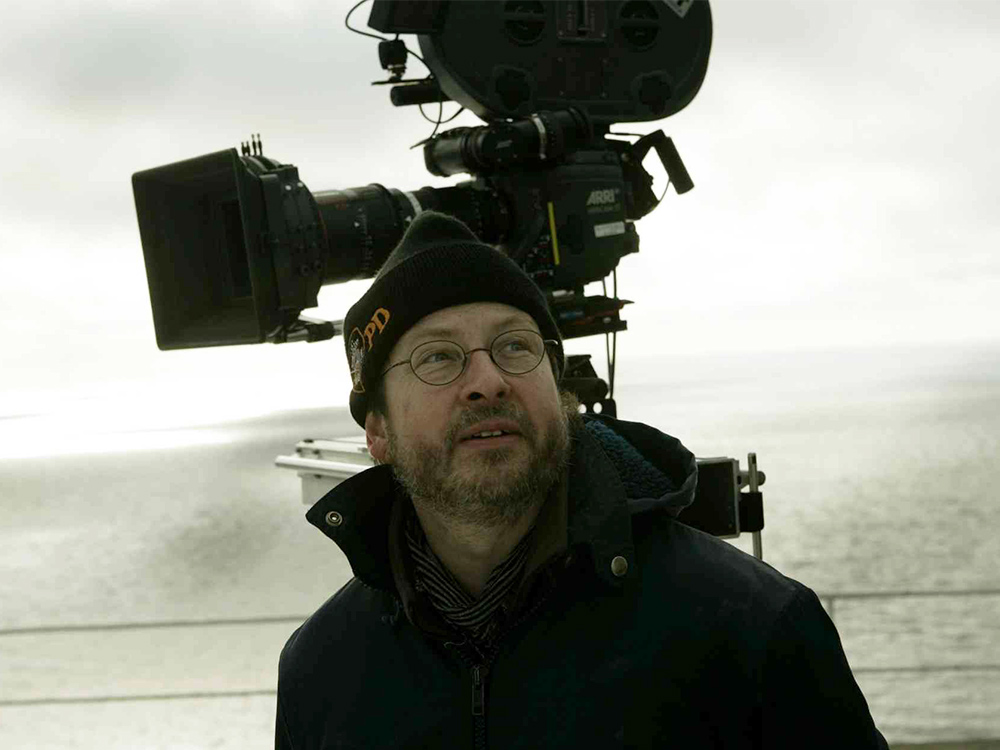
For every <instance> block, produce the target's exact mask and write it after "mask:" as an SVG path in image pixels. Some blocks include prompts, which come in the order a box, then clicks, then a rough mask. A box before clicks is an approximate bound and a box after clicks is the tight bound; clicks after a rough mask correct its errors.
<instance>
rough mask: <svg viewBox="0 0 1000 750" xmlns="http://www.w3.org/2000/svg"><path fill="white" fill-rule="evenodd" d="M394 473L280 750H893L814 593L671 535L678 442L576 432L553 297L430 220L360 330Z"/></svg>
mask: <svg viewBox="0 0 1000 750" xmlns="http://www.w3.org/2000/svg"><path fill="white" fill-rule="evenodd" d="M345 344H346V348H347V358H348V362H349V364H350V366H351V372H352V379H353V389H352V392H351V396H350V408H351V414H352V416H353V417H354V419H355V420H356V421H357V422H358V424H359V425H360V426H363V427H364V429H365V434H366V436H367V442H368V449H369V452H370V453H371V455H372V457H373V459H374V461H375V463H376V464H378V465H377V466H375V467H373V468H371V469H368V470H366V471H363V472H361V473H360V474H358V475H356V476H354V477H351V478H350V479H348V480H346V481H344V482H342V483H341V484H340V485H338V486H337V487H335V488H334V489H333V490H332V491H330V492H329V493H328V494H327V495H326V496H324V497H323V498H322V499H321V500H320V501H319V502H318V503H316V505H314V506H313V507H312V508H311V509H310V510H309V512H308V513H307V518H308V519H309V521H310V522H311V523H313V524H314V525H315V526H317V527H318V528H319V529H321V530H322V531H323V533H325V534H326V535H327V536H328V537H330V538H331V539H332V540H333V541H335V542H336V543H337V544H338V545H339V546H340V548H341V549H342V550H343V552H344V553H345V554H346V555H347V558H348V560H349V561H350V564H351V568H352V570H353V572H354V578H352V579H351V580H350V581H349V582H348V583H347V584H345V585H344V587H343V588H342V589H341V590H340V591H338V592H337V593H336V594H335V595H334V596H333V597H332V598H331V599H329V600H328V601H327V602H326V603H325V604H324V605H323V606H322V607H320V609H319V610H318V611H317V612H316V613H315V614H313V615H312V616H311V617H310V618H309V619H308V620H306V622H305V623H303V625H302V626H301V627H299V628H298V630H296V631H295V633H293V634H292V636H291V637H290V638H289V640H288V643H287V644H286V645H285V648H284V649H283V651H282V654H281V659H280V663H279V672H278V702H277V720H276V727H275V736H276V739H275V747H276V748H280V749H281V750H307V749H308V750H313V749H315V750H319V749H320V748H459V747H471V748H483V749H485V748H504V749H505V750H506V749H509V748H567V749H569V748H572V749H573V750H576V749H578V748H614V747H618V748H623V747H630V748H639V747H643V748H646V747H648V748H653V747H657V748H659V747H678V748H685V749H688V748H702V747H704V748H709V747H712V748H727V749H736V750H738V749H742V748H747V749H749V748H757V749H759V748H768V747H774V748H787V747H810V748H831V749H832V748H838V750H839V749H840V748H844V747H850V748H872V749H875V748H882V749H886V748H887V745H886V743H885V740H884V738H883V737H882V735H881V734H880V733H879V731H878V730H877V729H876V727H875V724H874V722H873V721H872V717H871V714H870V712H869V709H868V705H867V703H866V702H865V699H864V696H863V695H862V693H861V691H860V689H859V688H858V685H857V683H856V682H855V680H854V677H853V675H852V674H851V670H850V667H849V666H848V663H847V660H846V657H845V656H844V653H843V649H842V647H841V644H840V639H839V637H838V635H837V631H836V629H835V627H834V625H833V623H832V622H831V621H830V618H829V617H828V616H827V615H826V613H825V611H824V610H823V608H822V606H821V605H820V603H819V600H818V599H817V597H816V595H815V593H814V592H813V591H812V590H810V589H809V588H808V587H806V586H804V585H803V584H801V583H799V582H797V581H794V580H792V579H790V578H788V577H786V576H783V575H782V574H781V573H779V572H778V571H777V570H775V569H774V568H772V567H771V566H769V565H767V564H766V563H763V562H761V561H758V560H757V559H755V558H753V557H751V556H749V555H746V554H745V553H743V552H742V551H740V550H738V549H736V548H734V547H732V546H730V545H728V544H726V543H725V542H723V541H721V540H718V539H716V538H714V537H712V536H710V535H708V534H704V533H702V532H700V531H697V530H695V529H692V528H690V527H688V526H685V525H684V524H683V523H681V522H680V521H678V520H677V515H678V514H679V513H680V511H681V510H683V509H684V508H685V507H686V506H687V505H689V504H690V503H691V502H692V500H693V498H694V491H695V485H696V481H697V465H696V462H695V458H694V456H693V455H692V454H691V453H690V452H689V451H688V450H687V449H686V448H684V446H683V445H681V444H680V442H679V441H677V440H676V439H675V438H672V437H670V436H668V435H665V434H663V433H662V432H660V431H659V430H656V429H655V428H652V427H649V426H647V425H643V424H640V423H637V422H626V421H624V420H617V419H613V418H610V417H606V416H600V415H582V414H580V411H579V403H578V402H577V401H576V399H575V398H574V397H573V396H572V394H570V393H569V392H567V391H561V390H560V388H559V381H560V377H561V375H562V371H563V367H564V354H563V349H562V340H561V337H560V334H559V330H558V328H557V326H556V323H555V321H554V319H553V318H552V315H551V313H550V311H549V308H548V305H547V303H546V299H545V296H544V294H543V293H542V292H541V290H540V289H539V288H538V287H537V286H536V285H535V284H534V283H533V282H532V281H531V279H530V278H529V277H528V276H527V275H526V274H525V273H524V272H523V271H522V270H521V269H520V268H519V267H518V266H517V265H516V264H515V263H513V262H512V261H511V260H510V259H509V258H507V257H506V256H505V255H503V254H502V253H500V252H498V251H497V250H495V249H494V248H492V247H490V246H488V245H484V244H482V243H480V242H479V240H478V239H477V238H476V236H475V235H474V234H473V233H472V232H471V231H470V230H469V229H468V227H466V226H465V225H464V224H462V223H461V222H459V221H457V220H455V219H452V218H450V217H448V216H445V215H443V214H439V213H436V212H424V213H421V214H420V215H419V216H418V217H417V218H416V219H415V220H414V221H413V222H412V224H411V225H410V226H409V228H408V229H407V231H406V233H405V235H404V237H403V239H402V240H401V242H400V244H399V245H398V246H397V247H396V249H395V250H394V251H393V252H392V254H391V255H390V256H389V258H388V259H387V260H386V262H385V264H384V265H383V267H382V268H381V269H380V271H379V273H378V275H377V276H376V278H375V280H374V282H373V283H372V286H371V287H370V288H369V290H368V291H367V292H366V293H365V294H364V296H363V297H362V298H361V299H360V300H359V301H358V302H357V304H355V305H354V306H353V307H352V308H351V309H350V311H349V312H348V314H347V317H346V319H345Z"/></svg>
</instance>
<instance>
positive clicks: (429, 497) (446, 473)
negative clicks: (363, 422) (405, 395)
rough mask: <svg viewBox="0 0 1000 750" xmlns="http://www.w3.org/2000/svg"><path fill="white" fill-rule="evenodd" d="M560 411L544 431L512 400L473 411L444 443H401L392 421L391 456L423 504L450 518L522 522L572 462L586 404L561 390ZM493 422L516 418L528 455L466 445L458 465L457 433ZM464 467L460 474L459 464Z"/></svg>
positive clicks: (518, 449)
mask: <svg viewBox="0 0 1000 750" xmlns="http://www.w3.org/2000/svg"><path fill="white" fill-rule="evenodd" d="M559 398H560V402H561V408H560V409H559V411H558V412H557V416H556V418H555V419H553V420H552V421H551V423H550V424H548V425H547V428H548V429H547V430H546V433H547V434H546V436H545V439H544V440H543V441H541V443H539V440H540V438H539V435H538V434H537V432H536V431H535V430H534V428H533V426H532V425H531V424H530V422H527V420H524V419H521V418H520V415H519V414H518V413H517V411H516V410H515V409H514V407H513V405H511V404H503V405H499V406H497V407H495V408H492V409H487V410H482V411H469V412H467V413H466V414H464V415H463V418H462V420H461V421H460V422H459V424H457V425H455V427H454V428H453V429H452V430H451V431H450V432H449V435H448V437H447V438H446V439H445V441H444V442H443V443H442V444H440V445H401V444H400V442H399V440H398V438H397V436H396V434H395V433H393V431H392V429H391V426H390V425H389V420H388V419H387V420H386V436H387V438H388V455H387V456H386V463H391V464H392V467H393V472H394V473H395V475H396V478H397V479H398V480H399V481H400V483H401V484H402V485H403V486H404V487H405V488H406V490H407V492H409V494H410V497H411V498H413V500H414V503H416V504H420V505H422V506H424V507H426V508H427V509H429V510H431V511H432V512H434V513H435V514H436V515H439V516H441V517H443V518H446V519H449V520H452V521H457V522H461V523H466V524H474V525H476V526H481V527H485V528H497V527H502V526H509V525H511V524H513V523H516V522H517V521H518V520H519V519H520V518H522V517H523V516H524V514H525V513H527V512H528V511H529V510H530V509H531V508H532V507H533V506H535V505H537V504H541V502H542V501H543V500H544V499H545V497H546V495H547V494H548V492H549V490H550V489H551V488H552V486H553V485H554V484H555V483H556V482H557V481H559V479H560V478H561V477H562V474H563V472H564V471H565V469H566V467H567V466H568V465H569V457H570V425H571V424H572V423H574V422H578V421H580V420H581V417H580V414H579V411H578V410H579V407H580V402H579V401H577V399H576V397H575V396H574V395H573V394H572V393H570V392H568V391H560V394H559ZM488 419H511V420H514V421H516V422H517V423H518V425H519V426H520V429H521V437H520V439H519V440H523V441H525V442H526V443H527V448H528V456H527V460H525V456H524V447H525V446H521V445H512V446H503V447H499V448H491V449H472V450H467V451H466V453H468V454H475V455H466V456H464V457H461V459H462V462H463V464H466V465H464V466H462V467H456V466H454V464H453V461H454V459H455V458H456V451H455V450H454V449H455V447H456V446H457V445H458V443H456V442H455V440H456V438H457V436H458V434H459V433H460V432H462V431H463V430H465V429H468V428H469V427H471V426H473V425H475V424H477V423H479V422H482V421H485V420H488ZM458 468H461V471H457V470H456V469H458Z"/></svg>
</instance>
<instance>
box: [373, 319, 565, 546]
mask: <svg viewBox="0 0 1000 750" xmlns="http://www.w3.org/2000/svg"><path fill="white" fill-rule="evenodd" d="M514 329H530V330H533V331H538V326H537V325H536V323H535V321H534V320H533V319H532V318H531V316H530V315H528V314H527V313H525V312H523V311H521V310H518V309H517V308H515V307H511V306H509V305H503V304H499V303H495V302H477V303H473V304H468V305H458V306H455V307H449V308H445V309H444V310H439V311H437V312H435V313H432V314H430V315H428V316H426V317H424V318H423V319H421V320H420V321H419V322H418V323H417V324H416V325H415V326H413V328H411V329H410V330H409V331H407V332H406V334H405V335H404V336H403V337H401V338H400V340H399V341H398V342H397V343H396V345H395V347H394V348H393V350H392V352H391V353H390V355H389V359H388V362H387V363H386V367H388V366H389V365H393V364H396V363H397V362H405V361H407V360H408V359H409V357H410V354H411V352H412V351H413V349H414V348H415V347H416V346H419V345H420V344H422V343H424V342H427V341H434V340H440V339H447V340H450V341H454V342H455V343H457V344H458V345H459V346H461V347H462V348H463V349H464V350H466V351H469V350H470V349H478V348H479V347H484V348H486V347H489V346H490V344H491V343H492V341H493V339H494V338H495V337H496V336H497V334H500V333H504V332H505V331H510V330H514ZM467 357H468V361H467V363H466V366H465V370H464V372H463V373H462V375H461V376H460V377H459V378H458V379H457V380H455V381H454V382H452V383H448V384H447V385H443V386H435V385H428V384H426V383H424V382H422V381H421V380H419V379H418V378H417V377H416V376H415V375H414V374H413V371H412V370H411V369H410V367H409V366H408V365H404V366H402V367H395V368H393V369H392V370H390V371H389V372H388V373H387V374H386V375H385V378H386V382H385V389H386V403H387V406H388V417H387V418H386V419H381V418H378V417H375V416H374V415H369V418H368V421H367V422H366V424H365V429H366V432H367V433H368V442H369V447H370V449H371V450H372V454H373V455H375V456H376V458H381V460H383V461H384V462H386V463H391V464H392V465H393V469H394V471H395V473H396V476H397V477H398V478H399V480H400V482H402V484H403V485H404V486H405V487H406V489H407V490H408V491H409V493H410V495H411V497H413V498H414V500H415V501H417V502H420V503H423V504H424V505H425V506H427V507H429V508H430V509H432V510H434V511H435V512H437V513H439V514H441V515H443V516H447V517H450V518H452V519H455V520H461V521H464V522H466V523H474V524H477V525H480V526H487V527H490V526H500V525H509V524H511V523H513V522H514V521H516V520H517V519H518V518H520V517H521V516H522V515H523V514H524V512H525V511H527V510H528V508H530V507H531V506H532V504H533V503H535V502H536V501H538V500H540V499H542V498H543V497H544V495H545V494H546V493H547V492H548V490H549V488H550V487H551V486H552V485H553V484H554V483H555V482H556V481H557V480H558V479H559V477H560V476H561V473H562V470H563V469H564V468H565V466H566V462H567V461H568V456H569V419H570V417H571V415H575V414H576V408H577V406H578V404H577V402H575V400H574V399H572V397H569V398H567V399H561V398H560V394H559V391H558V388H557V387H556V383H555V378H554V376H553V373H552V369H551V366H550V363H549V358H548V357H547V356H546V357H543V359H542V362H541V364H539V365H538V367H536V368H535V369H534V370H532V371H531V372H528V373H525V374H522V375H509V374H507V373H505V372H503V371H502V370H500V369H499V368H498V367H497V366H496V365H495V364H494V363H493V361H492V360H491V359H490V356H489V352H488V351H477V352H473V353H472V354H471V355H467ZM496 419H500V420H507V421H509V422H510V423H511V424H512V426H514V428H515V429H516V431H517V433H518V434H516V435H513V436H511V437H504V438H502V439H496V440H479V439H475V438H473V439H467V440H463V439H462V436H463V435H464V434H465V433H467V432H468V431H469V430H470V429H471V428H475V427H477V426H478V425H479V424H480V423H482V422H486V421H487V420H496ZM379 453H382V456H381V457H380V456H379Z"/></svg>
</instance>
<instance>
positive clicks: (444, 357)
mask: <svg viewBox="0 0 1000 750" xmlns="http://www.w3.org/2000/svg"><path fill="white" fill-rule="evenodd" d="M454 361H456V356H455V352H453V351H450V350H447V349H436V350H435V351H432V352H427V354H424V355H423V356H422V357H421V358H420V364H422V365H439V364H442V363H445V362H454Z"/></svg>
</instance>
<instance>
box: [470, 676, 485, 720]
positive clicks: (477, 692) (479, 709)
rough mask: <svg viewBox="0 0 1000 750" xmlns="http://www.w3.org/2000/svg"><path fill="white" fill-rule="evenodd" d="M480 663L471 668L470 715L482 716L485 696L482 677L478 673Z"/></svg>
mask: <svg viewBox="0 0 1000 750" xmlns="http://www.w3.org/2000/svg"><path fill="white" fill-rule="evenodd" d="M480 669H481V666H480V665H478V664H477V665H476V666H474V667H473V668H472V715H473V716H482V715H483V712H484V707H485V705H486V696H485V695H484V693H485V690H484V686H483V678H482V675H481V674H480V673H479V670H480Z"/></svg>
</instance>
